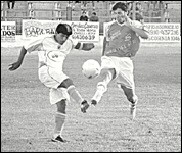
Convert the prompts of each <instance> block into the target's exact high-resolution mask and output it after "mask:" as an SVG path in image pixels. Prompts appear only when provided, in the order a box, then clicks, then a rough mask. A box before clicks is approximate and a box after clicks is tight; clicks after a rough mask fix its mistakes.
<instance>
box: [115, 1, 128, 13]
mask: <svg viewBox="0 0 182 153" xmlns="http://www.w3.org/2000/svg"><path fill="white" fill-rule="evenodd" d="M118 8H120V9H122V10H123V11H125V12H127V11H128V6H127V4H126V3H123V2H118V3H116V4H115V5H114V6H113V10H114V11H115V10H117V9H118Z"/></svg>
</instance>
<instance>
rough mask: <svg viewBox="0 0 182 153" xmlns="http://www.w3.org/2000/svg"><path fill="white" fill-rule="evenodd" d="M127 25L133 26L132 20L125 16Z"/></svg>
mask: <svg viewBox="0 0 182 153" xmlns="http://www.w3.org/2000/svg"><path fill="white" fill-rule="evenodd" d="M125 25H126V26H128V27H131V26H132V20H131V19H130V18H129V17H128V16H127V15H125Z"/></svg>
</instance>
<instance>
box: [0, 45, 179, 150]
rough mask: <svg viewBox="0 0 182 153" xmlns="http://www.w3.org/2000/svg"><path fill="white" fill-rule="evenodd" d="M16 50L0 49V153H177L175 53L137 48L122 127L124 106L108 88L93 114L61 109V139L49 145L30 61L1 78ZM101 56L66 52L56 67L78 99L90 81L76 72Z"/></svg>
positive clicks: (170, 48) (43, 96) (175, 48)
mask: <svg viewBox="0 0 182 153" xmlns="http://www.w3.org/2000/svg"><path fill="white" fill-rule="evenodd" d="M19 49H20V48H1V151H2V152H35V151H38V152H68V151H70V152H91V151H93V152H99V151H100V152H103V151H105V152H124V151H126V152H140V151H141V152H180V151H181V46H180V45H161V44H158V45H154V44H152V45H150V44H145V45H142V46H141V47H140V50H139V52H138V54H137V55H136V57H135V58H134V67H135V69H134V76H135V84H136V94H137V95H138V97H139V102H138V105H137V115H136V118H135V120H134V121H131V120H130V118H129V117H130V116H129V107H128V105H129V102H128V101H127V99H126V97H125V96H124V93H123V91H121V90H118V87H117V85H116V84H115V83H114V82H113V83H111V84H109V87H108V91H107V93H106V94H105V95H104V96H103V98H102V100H101V102H100V103H99V104H98V105H97V106H96V107H90V108H89V109H88V112H87V113H86V114H83V113H81V111H80V107H79V105H78V104H75V103H74V102H71V103H68V105H67V108H66V112H67V118H66V120H65V125H64V130H63V137H64V139H66V140H67V142H66V143H54V142H51V141H50V138H51V136H52V132H53V128H54V114H55V110H56V108H55V106H51V105H50V103H49V91H48V89H47V88H46V87H44V86H43V85H42V84H41V83H40V81H39V80H38V73H37V65H38V57H37V55H36V54H32V55H31V54H30V55H27V56H26V58H25V60H24V63H23V65H22V66H21V67H20V68H19V69H17V70H15V71H13V72H10V71H8V64H10V63H12V62H14V61H16V59H17V56H18V52H19ZM100 52H101V49H100V47H98V48H97V49H95V50H93V51H91V52H82V51H73V52H72V53H71V54H70V55H68V57H67V59H66V60H65V64H64V71H65V73H66V74H67V75H68V76H70V78H72V79H73V80H74V83H75V85H76V86H77V88H78V90H79V91H80V92H81V94H82V95H83V97H84V98H86V99H88V100H90V98H91V97H92V96H93V94H94V92H95V89H96V84H97V81H98V79H95V80H87V79H86V78H84V76H83V75H82V73H81V65H82V63H83V62H84V61H85V60H87V59H96V60H98V61H99V62H100Z"/></svg>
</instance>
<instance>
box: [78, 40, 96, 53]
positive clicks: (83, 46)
mask: <svg viewBox="0 0 182 153" xmlns="http://www.w3.org/2000/svg"><path fill="white" fill-rule="evenodd" d="M94 47H95V46H94V44H93V43H80V42H79V43H78V44H77V45H76V46H75V49H80V50H85V51H89V50H91V49H92V48H94Z"/></svg>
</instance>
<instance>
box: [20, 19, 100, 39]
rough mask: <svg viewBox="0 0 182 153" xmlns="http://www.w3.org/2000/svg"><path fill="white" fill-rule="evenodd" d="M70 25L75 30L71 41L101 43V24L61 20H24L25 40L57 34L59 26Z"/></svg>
mask: <svg viewBox="0 0 182 153" xmlns="http://www.w3.org/2000/svg"><path fill="white" fill-rule="evenodd" d="M60 23H66V24H69V25H70V26H71V27H72V29H73V34H72V36H70V37H71V39H73V40H78V41H84V42H90V41H91V42H98V41H99V22H89V21H60V20H23V38H24V39H26V38H33V37H38V36H43V35H50V34H54V33H55V29H56V27H57V25H58V24H60Z"/></svg>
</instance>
